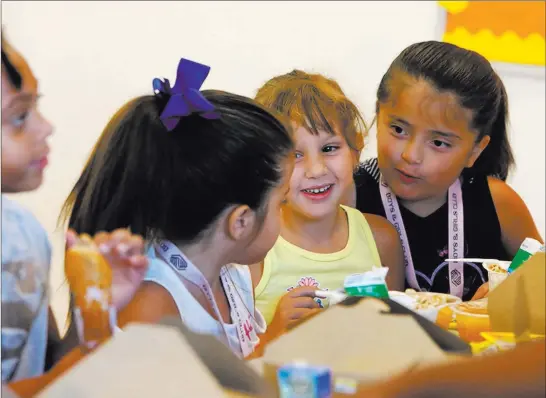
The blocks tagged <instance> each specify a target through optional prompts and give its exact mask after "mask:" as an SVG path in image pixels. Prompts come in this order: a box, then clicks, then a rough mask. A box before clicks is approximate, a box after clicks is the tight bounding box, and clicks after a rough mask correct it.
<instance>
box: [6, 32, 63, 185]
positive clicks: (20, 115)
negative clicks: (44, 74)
mask: <svg viewBox="0 0 546 398" xmlns="http://www.w3.org/2000/svg"><path fill="white" fill-rule="evenodd" d="M38 98H39V95H38V82H37V81H36V78H35V77H34V75H33V74H32V71H31V69H30V67H29V66H28V64H27V62H26V61H25V59H24V58H23V57H22V56H21V54H19V53H18V52H17V51H16V50H15V49H14V48H13V47H11V46H10V45H9V43H8V42H7V41H6V40H5V39H4V38H2V192H5V193H15V192H25V191H32V190H34V189H36V188H38V187H39V186H40V185H41V184H42V181H43V172H44V169H45V167H46V165H47V155H48V153H49V146H48V144H47V138H48V137H49V136H50V135H51V133H52V132H53V127H52V126H51V124H50V123H49V122H48V121H47V120H46V119H44V117H43V116H42V114H41V113H40V112H39V110H38V106H37V105H38V104H37V102H38Z"/></svg>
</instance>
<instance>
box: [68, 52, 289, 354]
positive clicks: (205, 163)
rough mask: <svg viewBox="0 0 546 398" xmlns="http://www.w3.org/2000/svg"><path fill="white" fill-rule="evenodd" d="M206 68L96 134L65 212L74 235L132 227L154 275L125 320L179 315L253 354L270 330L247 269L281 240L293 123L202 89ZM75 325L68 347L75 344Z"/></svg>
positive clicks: (143, 100) (165, 86)
mask: <svg viewBox="0 0 546 398" xmlns="http://www.w3.org/2000/svg"><path fill="white" fill-rule="evenodd" d="M208 73H209V68H208V67H207V66H205V65H201V64H198V63H196V62H192V61H189V60H186V59H182V60H181V61H180V64H179V67H178V75H177V77H176V81H175V84H174V85H173V86H172V87H171V86H170V83H169V81H168V80H165V81H161V80H159V79H155V80H154V88H155V95H144V96H141V97H138V98H135V99H133V100H132V101H130V102H128V103H127V104H125V105H124V106H122V107H121V109H120V110H119V111H118V112H117V113H116V114H115V115H114V116H113V117H112V119H111V120H110V122H109V123H108V124H107V126H106V128H105V129H104V131H103V133H102V135H101V137H100V138H99V140H98V142H97V144H96V146H95V148H94V150H93V152H92V153H91V156H90V158H89V160H88V162H87V165H86V166H85V167H84V170H83V172H82V174H81V176H80V178H79V179H78V181H77V182H76V184H75V186H74V188H73V190H72V192H71V194H70V196H69V197H68V198H67V200H66V203H65V207H64V212H63V214H64V217H65V218H67V219H68V224H69V226H70V227H71V228H73V229H75V230H76V231H78V232H80V233H81V232H87V233H92V232H94V231H101V230H104V231H111V230H114V229H116V228H119V227H129V228H130V229H131V231H133V232H134V233H138V234H142V235H143V236H145V238H146V241H147V243H148V252H147V254H148V257H149V259H150V268H149V271H148V273H147V274H146V276H145V280H144V283H143V285H142V286H141V288H140V290H139V291H138V292H137V293H136V296H135V299H134V300H133V301H132V302H131V304H129V305H128V306H127V307H126V308H125V309H124V310H122V311H121V312H120V315H119V316H120V326H121V327H123V325H125V324H126V323H128V322H132V321H134V322H144V323H156V322H159V321H160V320H162V319H163V318H165V317H168V316H174V317H177V318H179V319H181V320H182V321H183V322H184V323H185V325H187V326H188V328H189V329H190V330H192V331H194V332H197V333H202V334H209V335H213V336H215V337H217V338H218V339H219V340H220V341H222V342H224V343H225V344H226V345H227V346H228V347H230V348H231V350H232V351H233V352H234V353H235V354H237V355H238V356H240V357H245V358H247V357H249V356H250V355H252V354H253V352H254V350H255V348H256V346H257V345H258V343H259V334H261V333H263V332H264V331H265V327H266V324H265V322H264V320H263V318H262V315H261V314H260V312H259V311H256V310H255V305H254V295H253V288H252V281H251V276H250V271H249V267H248V266H246V265H236V264H254V263H258V262H260V261H261V260H262V259H263V258H264V256H265V254H266V253H267V252H268V251H269V249H270V248H271V247H272V246H273V244H274V242H275V240H276V239H277V236H278V232H279V208H280V204H281V202H282V201H283V200H284V198H285V195H286V192H287V181H288V179H289V176H290V174H291V172H292V168H293V159H292V157H291V156H289V155H290V154H292V151H293V144H292V140H291V136H290V133H289V127H287V126H285V125H284V124H283V123H282V122H281V121H280V120H279V119H277V118H276V117H275V116H274V115H273V114H272V113H271V112H269V111H268V110H266V109H265V108H264V107H262V106H260V105H258V104H257V103H256V102H254V101H253V100H251V99H248V98H245V97H241V96H238V95H235V94H230V93H227V92H222V91H214V90H205V91H199V89H200V87H201V84H202V83H203V81H204V79H205V77H206V76H207V75H208ZM73 335H74V327H73V325H71V326H70V330H69V332H68V336H67V341H66V343H67V345H68V346H69V347H70V346H71V345H72V343H71V340H72V339H73V337H71V336H73Z"/></svg>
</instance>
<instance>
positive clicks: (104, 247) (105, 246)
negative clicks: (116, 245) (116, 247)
mask: <svg viewBox="0 0 546 398" xmlns="http://www.w3.org/2000/svg"><path fill="white" fill-rule="evenodd" d="M93 241H94V242H95V244H96V245H97V247H98V248H99V250H100V252H101V253H102V254H108V253H110V250H111V249H112V245H111V242H110V234H109V233H107V232H98V233H97V234H95V236H94V237H93Z"/></svg>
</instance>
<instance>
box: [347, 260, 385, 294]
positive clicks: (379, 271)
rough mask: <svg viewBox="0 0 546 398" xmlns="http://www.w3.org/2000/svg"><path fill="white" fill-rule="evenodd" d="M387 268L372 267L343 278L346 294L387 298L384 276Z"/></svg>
mask: <svg viewBox="0 0 546 398" xmlns="http://www.w3.org/2000/svg"><path fill="white" fill-rule="evenodd" d="M388 272H389V269H388V268H386V267H374V268H372V270H371V271H368V272H364V273H363V274H353V275H349V276H347V277H346V278H345V282H344V288H345V293H346V294H347V295H348V296H357V297H363V296H366V297H377V298H388V297H389V290H388V289H387V283H386V282H385V278H386V277H387V273H388Z"/></svg>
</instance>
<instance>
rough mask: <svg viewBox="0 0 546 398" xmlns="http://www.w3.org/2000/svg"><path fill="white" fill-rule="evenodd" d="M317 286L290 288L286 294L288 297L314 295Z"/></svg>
mask: <svg viewBox="0 0 546 398" xmlns="http://www.w3.org/2000/svg"><path fill="white" fill-rule="evenodd" d="M316 290H317V288H316V287H314V286H300V287H297V288H295V289H293V290H291V291H290V292H289V293H288V295H289V296H290V297H312V298H314V297H315V292H316Z"/></svg>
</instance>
